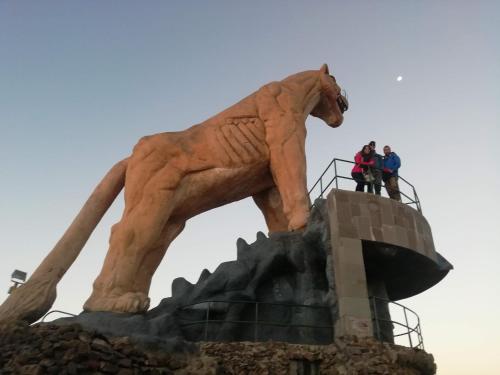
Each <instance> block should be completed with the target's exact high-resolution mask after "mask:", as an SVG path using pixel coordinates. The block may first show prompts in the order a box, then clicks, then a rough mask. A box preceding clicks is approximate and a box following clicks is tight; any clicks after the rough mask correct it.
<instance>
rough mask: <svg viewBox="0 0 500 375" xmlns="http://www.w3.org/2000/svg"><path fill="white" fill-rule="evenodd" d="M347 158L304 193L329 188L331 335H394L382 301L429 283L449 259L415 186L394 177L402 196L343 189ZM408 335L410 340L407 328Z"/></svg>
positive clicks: (385, 337) (335, 162)
mask: <svg viewBox="0 0 500 375" xmlns="http://www.w3.org/2000/svg"><path fill="white" fill-rule="evenodd" d="M351 164H353V163H352V162H349V161H347V160H342V159H333V160H332V162H331V163H330V164H329V165H328V167H327V169H326V170H325V172H323V174H322V175H321V176H320V178H319V179H318V181H317V182H316V183H315V184H314V185H313V188H312V189H311V191H310V196H311V195H312V193H314V192H315V193H316V194H317V195H318V196H319V197H321V198H323V196H324V194H325V193H326V192H327V191H328V193H327V195H326V200H327V207H328V215H329V223H330V238H331V251H332V255H333V262H332V263H333V268H334V270H333V271H334V279H335V288H336V293H337V301H338V310H339V319H338V320H337V322H336V324H335V336H343V335H345V334H356V335H361V336H376V337H378V338H380V339H383V340H384V341H391V342H393V339H394V336H395V335H394V333H393V332H392V329H393V323H396V322H393V321H392V320H391V318H390V312H389V308H388V303H390V302H393V301H398V300H400V299H404V298H408V297H412V296H414V295H417V294H419V293H421V292H423V291H425V290H427V289H429V288H430V287H432V286H434V285H435V284H437V283H438V282H439V281H441V280H442V279H443V278H444V277H445V276H446V275H447V273H448V272H449V271H450V270H451V269H453V266H452V265H451V264H450V263H449V262H448V261H447V260H446V259H445V258H444V257H443V256H441V255H440V254H439V253H438V252H437V251H436V249H435V246H434V241H433V238H432V231H431V227H430V225H429V223H428V222H427V220H426V219H425V217H424V216H423V214H422V209H421V205H420V200H419V198H418V195H417V192H416V190H415V188H414V186H413V185H412V184H410V183H409V182H408V181H407V180H405V179H404V178H402V177H400V178H399V179H400V190H401V191H400V193H401V197H402V202H399V201H396V200H393V199H389V198H386V197H383V196H378V195H375V194H371V193H364V192H356V191H349V190H344V189H341V188H339V185H341V184H342V183H343V184H344V186H345V185H346V181H348V180H352V178H351V177H350V176H349V177H348V176H346V173H345V170H347V167H349V168H350V166H351ZM342 171H344V173H342ZM332 172H333V173H332ZM332 186H333V189H332ZM354 186H355V182H354V181H352V182H351V188H354ZM311 198H312V197H311ZM405 316H406V313H405ZM417 319H418V318H417ZM407 325H408V324H407ZM410 330H411V329H410ZM407 334H408V335H409V338H410V343H411V341H412V339H411V332H407ZM419 339H420V341H421V337H420V338H419Z"/></svg>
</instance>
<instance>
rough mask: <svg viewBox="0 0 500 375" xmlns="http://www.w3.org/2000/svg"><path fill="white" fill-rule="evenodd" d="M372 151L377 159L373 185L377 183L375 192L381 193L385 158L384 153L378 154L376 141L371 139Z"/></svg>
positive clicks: (373, 156)
mask: <svg viewBox="0 0 500 375" xmlns="http://www.w3.org/2000/svg"><path fill="white" fill-rule="evenodd" d="M368 145H369V146H370V150H371V153H372V158H373V159H374V160H375V165H374V166H373V168H372V174H373V177H374V181H373V185H375V194H377V195H380V191H381V190H382V170H383V169H384V159H383V157H382V155H380V154H377V151H376V150H375V147H376V143H375V141H370V143H369V144H368Z"/></svg>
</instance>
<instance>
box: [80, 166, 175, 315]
mask: <svg viewBox="0 0 500 375" xmlns="http://www.w3.org/2000/svg"><path fill="white" fill-rule="evenodd" d="M145 181H146V182H145V183H144V184H140V185H139V184H132V186H126V187H125V188H126V189H127V188H129V191H128V192H126V204H125V212H124V214H123V217H122V219H121V221H120V222H119V223H118V224H116V225H115V226H114V227H113V229H112V233H111V238H110V248H109V251H108V253H107V255H106V259H105V260H104V265H103V268H102V270H101V273H100V275H99V276H98V277H97V279H96V281H95V282H94V288H93V292H92V295H91V296H90V297H89V299H88V300H87V302H86V303H85V305H84V309H85V310H90V311H116V312H142V311H146V310H147V309H148V307H149V298H148V292H149V285H150V282H151V278H152V276H153V273H154V271H155V269H156V267H157V266H158V264H159V262H160V261H161V258H162V257H163V255H164V254H165V251H166V248H167V246H168V244H169V243H170V242H171V241H172V240H173V238H175V236H176V235H177V234H178V233H179V232H180V231H181V230H182V227H183V223H178V224H177V225H174V224H172V223H171V225H167V223H168V221H169V217H170V214H171V212H172V210H173V208H174V206H175V194H176V192H177V186H178V184H179V181H180V177H179V174H178V170H176V169H175V168H169V167H168V165H167V166H165V167H164V168H160V169H154V172H153V173H151V175H150V178H147V179H146V180H145ZM131 190H132V191H131ZM127 193H128V197H133V198H134V200H131V199H129V203H130V202H131V201H132V202H133V203H134V204H128V205H127ZM137 197H140V199H138V198H137Z"/></svg>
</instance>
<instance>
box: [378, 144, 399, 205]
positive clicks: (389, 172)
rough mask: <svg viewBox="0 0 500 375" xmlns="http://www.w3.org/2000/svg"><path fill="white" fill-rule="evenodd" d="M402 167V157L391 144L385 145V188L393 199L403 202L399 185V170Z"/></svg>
mask: <svg viewBox="0 0 500 375" xmlns="http://www.w3.org/2000/svg"><path fill="white" fill-rule="evenodd" d="M400 167H401V159H400V158H399V156H398V155H397V154H396V153H395V152H392V150H391V147H390V146H384V169H383V173H382V178H383V180H384V182H385V189H386V190H387V194H389V197H390V198H391V199H394V200H397V201H399V202H401V194H400V193H399V185H398V176H399V175H398V170H399V168H400Z"/></svg>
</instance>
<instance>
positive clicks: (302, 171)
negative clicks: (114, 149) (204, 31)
mask: <svg viewBox="0 0 500 375" xmlns="http://www.w3.org/2000/svg"><path fill="white" fill-rule="evenodd" d="M345 110H347V100H346V98H345V97H344V96H342V95H341V90H340V87H339V86H338V85H337V83H336V81H335V78H334V77H333V76H331V75H330V74H329V71H328V67H327V66H326V65H323V66H322V67H321V69H319V70H312V71H306V72H302V73H298V74H294V75H292V76H290V77H288V78H285V79H284V80H282V81H279V82H271V83H269V84H267V85H265V86H263V87H262V88H260V89H259V90H257V91H256V92H254V93H253V94H251V95H250V96H248V97H246V98H244V99H243V100H241V101H240V102H239V103H237V104H235V105H233V106H232V107H229V108H228V109H226V110H225V111H223V112H221V113H219V114H217V115H216V116H214V117H212V118H210V119H208V120H206V121H205V122H203V123H201V124H198V125H194V126H192V127H191V128H189V129H187V130H185V131H181V132H168V133H160V134H155V135H152V136H147V137H144V138H142V139H141V140H140V141H139V142H138V144H137V145H136V146H135V148H134V150H133V152H132V155H131V156H130V157H128V158H127V159H125V160H122V161H120V162H119V163H118V164H117V165H115V166H114V167H113V168H112V169H111V170H110V171H109V172H108V174H107V175H106V176H105V177H104V179H103V180H102V181H101V183H100V184H99V185H98V186H97V188H96V189H95V191H94V192H93V193H92V195H91V196H90V197H89V199H88V201H87V202H86V203H85V205H84V206H83V208H82V209H81V211H80V213H79V214H78V216H77V217H76V218H75V220H74V221H73V223H72V224H71V226H70V227H69V228H68V229H67V231H66V232H65V234H64V235H63V237H62V238H61V240H60V241H59V242H58V243H57V244H56V246H55V247H54V249H53V250H52V251H51V252H50V253H49V255H47V257H46V258H45V260H44V261H43V262H42V264H41V265H40V266H39V267H38V268H37V270H36V271H35V272H34V273H33V275H32V276H31V278H30V279H29V280H28V282H27V283H26V284H24V285H23V286H21V287H20V288H18V289H17V290H15V291H14V292H13V293H12V294H11V295H10V296H9V298H8V299H7V300H6V301H5V302H4V303H3V305H2V306H1V307H0V321H7V320H10V319H24V320H26V321H29V322H33V321H35V320H37V319H39V318H40V317H41V316H42V315H43V314H44V313H46V312H47V311H48V310H49V309H50V307H51V306H52V304H53V302H54V300H55V297H56V285H57V283H58V282H59V280H60V279H61V278H62V276H63V275H64V273H65V272H66V271H67V270H68V268H69V267H70V266H71V264H72V263H73V261H74V260H75V259H76V257H77V256H78V254H79V253H80V251H81V249H82V248H83V246H84V244H85V242H86V241H87V239H88V237H89V236H90V234H91V233H92V231H93V230H94V228H95V227H96V226H97V224H98V222H99V221H100V219H101V218H102V216H103V215H104V213H105V212H106V210H107V209H108V208H109V206H110V205H111V203H112V202H113V200H114V199H115V198H116V196H117V195H118V193H119V192H120V191H121V189H122V188H123V186H125V210H124V212H123V216H122V218H121V220H120V222H119V223H117V224H116V225H114V226H113V228H112V229H111V238H110V248H109V251H108V253H107V255H106V259H105V261H104V265H103V267H102V270H101V273H100V275H99V276H98V277H97V279H96V280H95V282H94V287H93V292H92V295H91V296H90V297H89V299H88V300H87V302H86V303H85V305H84V309H85V310H87V311H114V312H130V313H139V312H143V311H146V310H147V309H148V307H149V298H148V292H149V287H150V283H151V278H152V276H153V274H154V272H155V270H156V268H157V267H158V265H159V263H160V262H161V260H162V258H163V256H164V255H165V252H166V250H167V248H168V246H169V244H170V243H171V242H172V241H173V240H174V239H175V237H176V236H178V235H179V233H180V232H181V231H182V229H183V228H184V224H185V222H186V220H188V219H189V218H191V217H193V216H195V215H198V214H200V213H202V212H204V211H207V210H210V209H212V208H215V207H219V206H222V205H224V204H227V203H230V202H234V201H237V200H240V199H242V198H245V197H249V196H251V197H253V199H254V200H255V203H256V204H257V206H258V207H259V208H260V209H261V210H262V212H263V214H264V217H265V219H266V223H267V225H268V228H269V231H270V232H275V231H287V230H299V229H301V228H303V227H304V226H305V225H306V222H307V219H308V215H309V206H310V203H309V198H308V195H307V185H306V158H305V154H304V148H305V138H306V128H305V120H306V118H307V116H308V115H309V114H311V115H313V116H315V117H319V118H321V119H322V120H323V121H325V122H326V123H327V124H328V125H329V126H332V127H337V126H339V125H340V124H341V123H342V121H343V112H344V111H345Z"/></svg>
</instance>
